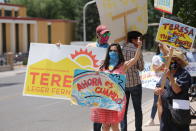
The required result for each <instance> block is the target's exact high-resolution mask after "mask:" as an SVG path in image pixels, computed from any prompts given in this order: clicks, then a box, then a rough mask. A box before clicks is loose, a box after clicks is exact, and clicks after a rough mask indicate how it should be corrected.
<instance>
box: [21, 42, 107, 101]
mask: <svg viewBox="0 0 196 131" xmlns="http://www.w3.org/2000/svg"><path fill="white" fill-rule="evenodd" d="M43 49H44V50H43ZM105 52H106V50H105V49H102V48H86V47H80V46H68V45H66V46H65V45H62V46H60V47H57V46H56V45H52V44H35V43H34V44H31V47H30V52H29V59H28V66H27V73H26V79H25V86H24V90H23V95H26V96H39V97H50V98H58V99H67V98H70V97H71V91H72V82H73V75H74V70H75V69H88V70H96V69H97V68H98V67H99V65H100V64H101V60H103V59H104V57H105V56H104V54H105Z"/></svg>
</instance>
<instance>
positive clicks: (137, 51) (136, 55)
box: [124, 39, 142, 72]
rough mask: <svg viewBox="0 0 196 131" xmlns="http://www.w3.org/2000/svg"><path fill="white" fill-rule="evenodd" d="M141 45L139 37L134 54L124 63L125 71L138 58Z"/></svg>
mask: <svg viewBox="0 0 196 131" xmlns="http://www.w3.org/2000/svg"><path fill="white" fill-rule="evenodd" d="M141 47H142V42H141V41H139V39H138V48H137V50H136V53H135V56H134V57H133V58H132V59H130V60H128V61H125V63H124V71H125V72H126V71H127V69H128V68H130V67H131V66H133V65H134V64H135V63H136V62H137V60H138V59H139V58H140V55H141Z"/></svg>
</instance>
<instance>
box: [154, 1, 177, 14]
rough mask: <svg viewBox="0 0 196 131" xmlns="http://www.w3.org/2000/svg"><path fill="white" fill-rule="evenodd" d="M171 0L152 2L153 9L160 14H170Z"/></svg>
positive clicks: (171, 8)
mask: <svg viewBox="0 0 196 131" xmlns="http://www.w3.org/2000/svg"><path fill="white" fill-rule="evenodd" d="M173 3H174V2H173V0H154V7H155V9H158V10H160V11H162V12H166V13H169V14H172V10H173Z"/></svg>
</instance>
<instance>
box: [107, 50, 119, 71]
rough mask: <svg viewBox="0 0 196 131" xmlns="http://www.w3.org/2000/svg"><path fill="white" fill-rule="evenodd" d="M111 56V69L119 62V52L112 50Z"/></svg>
mask: <svg viewBox="0 0 196 131" xmlns="http://www.w3.org/2000/svg"><path fill="white" fill-rule="evenodd" d="M109 57H110V61H109V70H113V69H114V67H115V66H116V65H117V64H118V62H119V56H118V53H117V52H115V51H110V52H109Z"/></svg>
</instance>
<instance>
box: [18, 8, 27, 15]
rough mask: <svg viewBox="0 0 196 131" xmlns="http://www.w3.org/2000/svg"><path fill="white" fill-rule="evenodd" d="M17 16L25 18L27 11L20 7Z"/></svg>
mask: <svg viewBox="0 0 196 131" xmlns="http://www.w3.org/2000/svg"><path fill="white" fill-rule="evenodd" d="M18 16H21V17H26V16H27V9H26V7H20V8H19V10H18Z"/></svg>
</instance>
